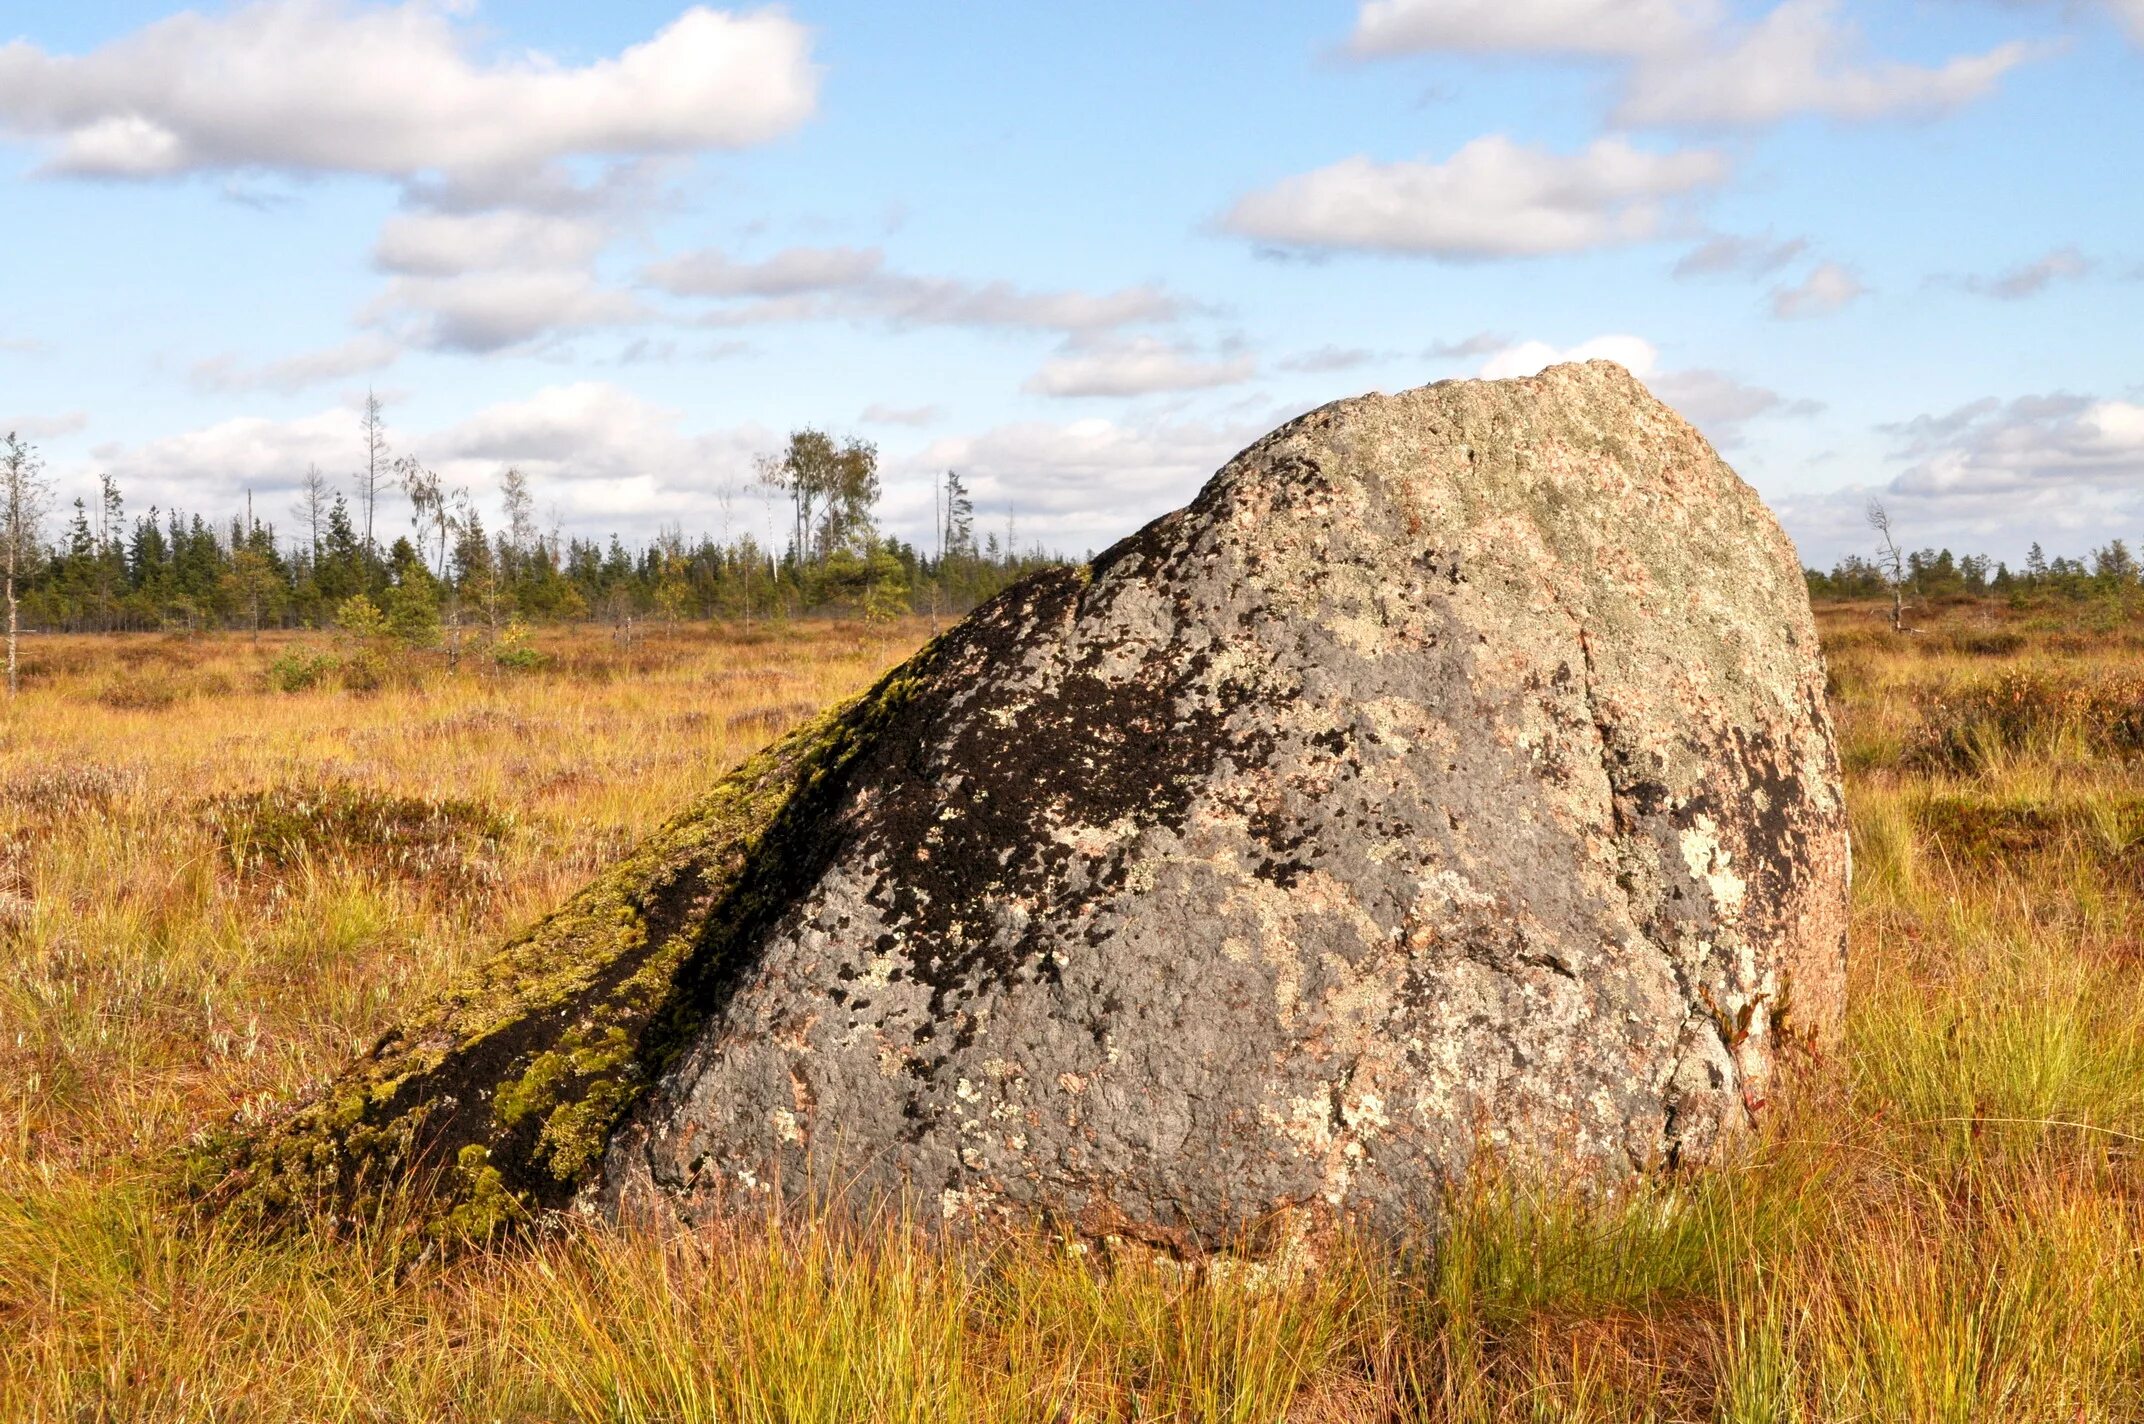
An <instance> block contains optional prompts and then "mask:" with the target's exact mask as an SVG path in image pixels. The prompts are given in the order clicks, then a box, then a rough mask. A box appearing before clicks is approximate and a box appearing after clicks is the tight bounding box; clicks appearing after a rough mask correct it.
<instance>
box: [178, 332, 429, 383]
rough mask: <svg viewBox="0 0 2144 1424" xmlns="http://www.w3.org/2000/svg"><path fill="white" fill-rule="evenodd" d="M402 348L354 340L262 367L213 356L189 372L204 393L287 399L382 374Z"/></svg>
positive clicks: (378, 340) (376, 339) (374, 338)
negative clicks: (272, 394)
mask: <svg viewBox="0 0 2144 1424" xmlns="http://www.w3.org/2000/svg"><path fill="white" fill-rule="evenodd" d="M401 354H402V348H401V347H400V346H398V345H396V344H395V343H394V342H392V341H390V340H388V339H387V338H386V337H384V336H379V335H364V336H356V337H352V338H351V339H350V340H348V341H345V342H343V343H342V344H340V345H338V346H330V347H326V348H324V349H322V350H319V351H306V352H301V353H300V354H298V355H296V356H286V357H283V358H282V359H281V360H277V361H269V362H265V363H263V364H261V365H258V366H245V365H241V364H240V363H239V362H238V361H237V360H236V359H235V358H233V357H230V356H212V357H210V358H209V359H208V360H205V361H198V362H196V363H194V367H193V370H192V371H191V372H189V373H188V374H189V376H190V377H191V379H192V381H193V383H194V385H195V386H196V387H198V388H199V389H201V390H204V391H280V392H282V393H283V394H285V395H288V394H291V393H292V392H295V391H302V390H306V389H309V388H310V387H313V386H317V385H322V384H324V383H326V382H328V381H339V380H345V379H347V378H349V377H351V376H361V375H365V374H367V373H369V372H373V371H380V370H384V369H386V368H387V367H388V366H391V365H393V364H394V362H395V360H396V359H397V358H398V357H399V356H400V355H401Z"/></svg>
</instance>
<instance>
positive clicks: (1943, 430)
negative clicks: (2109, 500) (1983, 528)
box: [1889, 395, 2144, 495]
mask: <svg viewBox="0 0 2144 1424" xmlns="http://www.w3.org/2000/svg"><path fill="white" fill-rule="evenodd" d="M1889 429H1890V431H1891V433H1892V434H1894V435H1896V436H1897V437H1898V438H1899V440H1900V442H1901V443H1900V447H1899V452H1898V453H1899V456H1900V458H1902V459H1906V460H1910V461H1912V462H1913V463H1912V464H1911V465H1910V466H1909V467H1908V468H1907V469H1906V471H1905V472H1904V473H1903V474H1901V475H1900V476H1899V477H1898V478H1897V479H1896V480H1894V481H1893V482H1892V484H1891V488H1892V489H1893V490H1896V491H1898V492H1899V493H1901V494H1919V495H1976V494H1977V495H1984V494H2004V493H2009V492H2012V491H2017V490H2026V489H2033V488H2045V487H2049V486H2054V487H2061V488H2076V487H2081V486H2088V485H2089V486H2100V487H2110V488H2121V489H2127V490H2135V489H2136V488H2137V487H2138V486H2139V484H2140V483H2144V405H2138V404H2136V403H2134V402H2130V401H2119V400H2094V399H2091V398H2089V397H2084V396H2072V395H2048V396H2024V397H2020V398H2018V399H2016V400H2011V401H2007V402H2003V401H1996V400H1994V399H1985V400H1979V401H1974V402H1972V403H1971V404H1969V405H1965V406H1961V407H1959V408H1958V409H1956V410H1954V411H1951V412H1949V413H1948V414H1947V415H1941V416H1925V415H1924V416H1919V417H1916V418H1915V419H1913V420H1910V421H1907V422H1905V423H1904V424H1901V425H1897V426H1892V427H1889Z"/></svg>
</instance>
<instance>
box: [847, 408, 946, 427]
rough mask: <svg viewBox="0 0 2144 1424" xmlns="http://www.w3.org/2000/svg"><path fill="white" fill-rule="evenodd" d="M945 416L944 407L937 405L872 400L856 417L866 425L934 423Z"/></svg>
mask: <svg viewBox="0 0 2144 1424" xmlns="http://www.w3.org/2000/svg"><path fill="white" fill-rule="evenodd" d="M944 418H945V407H944V406H938V405H882V404H879V403H877V402H873V403H872V404H870V405H867V406H865V407H864V411H863V414H862V415H860V416H858V417H857V419H858V420H861V421H862V422H863V423H864V424H866V425H936V424H937V423H938V422H939V421H940V420H942V419H944Z"/></svg>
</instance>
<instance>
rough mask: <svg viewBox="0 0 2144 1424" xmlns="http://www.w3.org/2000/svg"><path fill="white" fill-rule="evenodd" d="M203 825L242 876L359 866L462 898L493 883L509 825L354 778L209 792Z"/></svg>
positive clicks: (478, 807) (463, 805) (467, 805)
mask: <svg viewBox="0 0 2144 1424" xmlns="http://www.w3.org/2000/svg"><path fill="white" fill-rule="evenodd" d="M198 814H199V815H200V818H201V820H202V821H203V823H204V824H206V825H207V826H208V828H209V829H210V830H211V831H212V832H213V833H214V834H215V835H216V837H217V839H218V840H219V841H220V842H221V843H222V846H223V850H224V853H225V855H226V856H227V857H228V858H229V862H230V866H231V869H232V871H233V872H234V873H236V874H238V875H240V876H273V875H276V874H279V873H283V872H287V871H290V870H294V869H297V868H299V867H301V866H303V865H305V864H307V863H308V862H314V861H325V862H330V863H341V864H353V865H361V866H365V867H369V868H371V869H374V870H377V871H380V872H382V873H385V874H390V875H395V876H398V877H401V878H403V879H406V880H411V881H425V882H431V883H434V884H437V885H439V886H441V887H442V888H444V889H448V890H452V891H456V892H465V891H469V890H474V889H479V888H482V887H483V886H485V885H488V884H489V883H490V882H491V881H492V880H493V879H495V878H496V871H495V869H494V868H493V864H492V862H493V860H494V858H495V856H496V853H497V851H498V848H499V845H500V843H501V842H502V841H503V840H504V839H505V837H506V836H507V834H508V833H509V831H510V830H511V829H512V825H511V822H510V821H508V820H507V818H505V817H503V816H501V815H500V814H499V813H498V812H497V811H495V810H494V809H492V808H491V807H490V806H487V805H484V804H482V803H481V802H476V801H465V800H460V799H455V798H449V799H445V800H428V799H426V798H423V797H418V796H394V795H390V794H388V793H385V792H381V791H375V790H373V789H372V788H371V787H367V786H359V785H355V784H353V783H350V782H340V781H337V782H327V783H323V784H320V785H314V786H274V787H270V788H268V789H267V790H265V791H246V792H236V793H232V794H228V795H221V796H211V797H209V798H207V799H206V800H204V801H202V802H201V803H199V807H198Z"/></svg>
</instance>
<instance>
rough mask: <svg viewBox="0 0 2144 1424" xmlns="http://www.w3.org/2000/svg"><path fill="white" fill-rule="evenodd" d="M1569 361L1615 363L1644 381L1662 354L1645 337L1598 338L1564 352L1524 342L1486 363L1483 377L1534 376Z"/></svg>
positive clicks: (1535, 343)
mask: <svg viewBox="0 0 2144 1424" xmlns="http://www.w3.org/2000/svg"><path fill="white" fill-rule="evenodd" d="M1568 361H1614V362H1616V363H1617V364H1619V365H1620V366H1622V367H1623V369H1625V370H1626V371H1628V372H1630V374H1632V375H1633V376H1636V377H1638V379H1640V380H1644V379H1645V378H1646V377H1648V376H1650V375H1651V374H1652V373H1653V370H1654V368H1655V367H1657V366H1658V365H1659V364H1660V352H1659V351H1658V350H1657V349H1656V348H1655V347H1654V346H1653V343H1652V342H1650V341H1647V340H1646V339H1645V338H1644V337H1642V336H1596V337H1594V338H1593V339H1592V340H1591V341H1584V342H1580V343H1579V344H1578V345H1576V346H1571V347H1565V348H1563V349H1561V350H1559V349H1557V348H1556V347H1554V346H1551V345H1549V344H1548V343H1547V342H1546V341H1522V342H1520V343H1519V344H1518V345H1516V346H1509V347H1506V348H1505V349H1503V350H1502V351H1499V352H1497V353H1496V354H1494V355H1493V356H1491V357H1490V358H1489V359H1488V360H1487V361H1484V362H1483V363H1482V367H1481V375H1482V378H1483V379H1484V380H1490V381H1502V380H1509V379H1510V378H1511V377H1513V376H1534V375H1539V374H1540V373H1541V372H1542V371H1544V370H1546V369H1547V368H1548V367H1550V366H1561V365H1563V364H1564V363H1565V362H1568Z"/></svg>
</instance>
